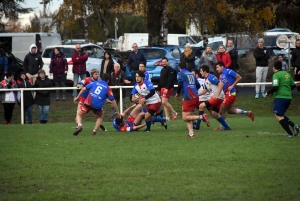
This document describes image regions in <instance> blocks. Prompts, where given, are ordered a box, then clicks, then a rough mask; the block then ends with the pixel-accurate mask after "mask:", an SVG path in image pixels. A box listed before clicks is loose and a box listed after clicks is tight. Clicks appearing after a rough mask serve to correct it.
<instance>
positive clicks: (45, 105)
mask: <svg viewBox="0 0 300 201" xmlns="http://www.w3.org/2000/svg"><path fill="white" fill-rule="evenodd" d="M51 86H52V84H51V81H50V80H49V78H48V76H46V73H45V71H44V70H42V69H41V70H39V72H38V77H37V79H36V82H35V83H34V88H47V87H51ZM35 92H36V96H35V103H36V104H37V105H38V107H39V118H40V123H41V124H46V123H47V122H48V113H49V109H50V91H49V90H37V91H35Z"/></svg>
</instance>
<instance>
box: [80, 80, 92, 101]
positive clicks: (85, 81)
mask: <svg viewBox="0 0 300 201" xmlns="http://www.w3.org/2000/svg"><path fill="white" fill-rule="evenodd" d="M94 81H95V80H94V79H93V78H91V77H86V78H84V79H83V80H81V81H80V82H79V83H78V84H81V85H82V86H84V87H85V86H86V85H88V84H90V83H92V82H94ZM88 95H89V92H88V91H85V92H83V93H82V94H81V96H82V97H83V98H86V97H87V96H88Z"/></svg>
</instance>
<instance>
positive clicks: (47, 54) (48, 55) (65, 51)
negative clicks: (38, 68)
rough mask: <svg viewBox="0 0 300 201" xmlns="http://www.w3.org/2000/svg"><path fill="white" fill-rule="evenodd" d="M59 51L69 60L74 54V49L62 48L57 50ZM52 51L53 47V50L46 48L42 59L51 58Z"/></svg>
mask: <svg viewBox="0 0 300 201" xmlns="http://www.w3.org/2000/svg"><path fill="white" fill-rule="evenodd" d="M59 49H60V51H61V52H62V53H63V54H64V55H65V56H66V58H71V57H72V54H73V53H74V51H75V50H74V48H64V47H60V48H59ZM53 50H54V47H53V48H47V49H46V50H45V51H44V53H43V55H42V57H43V58H51V57H52V54H53Z"/></svg>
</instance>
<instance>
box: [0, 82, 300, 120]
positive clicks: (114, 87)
mask: <svg viewBox="0 0 300 201" xmlns="http://www.w3.org/2000/svg"><path fill="white" fill-rule="evenodd" d="M295 83H300V82H295ZM255 85H272V82H261V83H238V84H237V86H240V87H244V86H248V87H249V86H252V87H254V86H255ZM132 87H133V86H110V88H112V89H119V90H120V97H122V96H123V92H122V89H131V88H132ZM154 87H157V85H154ZM177 87H178V85H174V88H177ZM62 89H64V90H74V89H78V88H77V87H49V88H12V89H3V88H1V89H0V93H1V92H5V91H19V92H20V97H21V124H24V102H23V98H22V97H23V93H24V91H42V90H50V91H54V90H62ZM119 107H120V113H123V100H122V98H120V106H119Z"/></svg>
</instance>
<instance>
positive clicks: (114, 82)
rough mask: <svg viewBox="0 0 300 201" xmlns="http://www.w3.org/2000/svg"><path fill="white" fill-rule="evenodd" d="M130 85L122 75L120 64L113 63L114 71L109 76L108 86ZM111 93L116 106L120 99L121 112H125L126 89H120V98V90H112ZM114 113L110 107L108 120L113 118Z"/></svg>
mask: <svg viewBox="0 0 300 201" xmlns="http://www.w3.org/2000/svg"><path fill="white" fill-rule="evenodd" d="M130 83H131V82H130V81H128V80H127V78H126V74H125V73H124V71H122V70H121V68H120V64H119V63H115V65H114V71H113V72H112V73H111V74H110V82H109V85H110V86H124V85H125V84H130ZM112 92H113V94H114V97H115V100H116V102H117V104H119V102H120V98H122V102H123V110H125V109H126V108H127V106H126V102H125V97H126V89H122V97H120V89H112ZM115 112H116V111H115V110H114V108H113V107H112V110H111V116H110V119H114V118H115Z"/></svg>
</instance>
